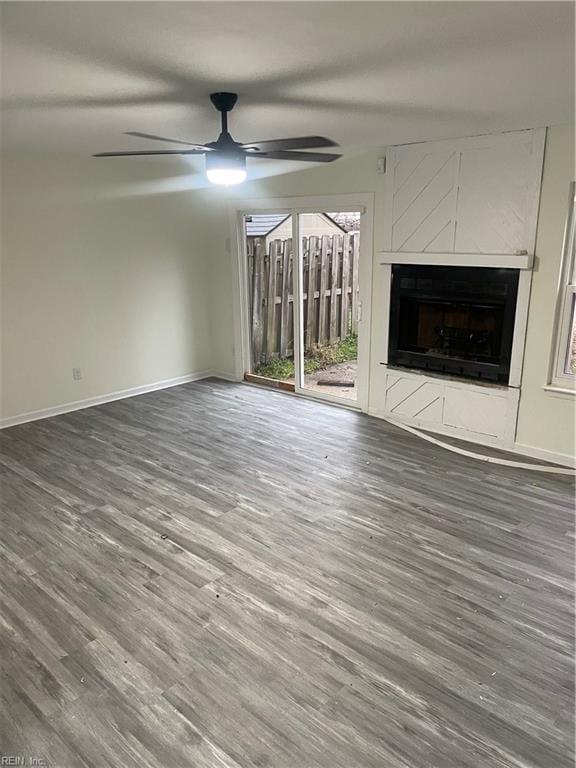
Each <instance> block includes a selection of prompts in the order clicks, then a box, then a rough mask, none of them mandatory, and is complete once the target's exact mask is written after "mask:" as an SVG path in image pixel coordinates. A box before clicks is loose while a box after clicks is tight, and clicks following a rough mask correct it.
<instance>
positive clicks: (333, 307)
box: [330, 235, 342, 344]
mask: <svg viewBox="0 0 576 768" xmlns="http://www.w3.org/2000/svg"><path fill="white" fill-rule="evenodd" d="M331 240H332V269H331V270H330V344H333V343H334V342H335V341H336V339H337V337H338V332H339V331H340V323H339V322H338V283H339V276H340V253H339V249H340V243H341V242H342V238H341V237H340V235H332V237H331Z"/></svg>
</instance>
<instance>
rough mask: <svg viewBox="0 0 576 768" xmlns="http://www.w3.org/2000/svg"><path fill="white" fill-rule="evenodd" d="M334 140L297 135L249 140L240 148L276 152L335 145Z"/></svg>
mask: <svg viewBox="0 0 576 768" xmlns="http://www.w3.org/2000/svg"><path fill="white" fill-rule="evenodd" d="M337 146H338V144H336V142H335V141H332V139H327V138H326V137H325V136H298V137H296V138H294V139H269V140H268V141H249V142H246V143H245V144H242V149H250V148H254V149H259V150H261V151H262V152H276V151H280V150H283V149H316V148H318V147H337Z"/></svg>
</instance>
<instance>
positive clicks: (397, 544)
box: [0, 380, 574, 768]
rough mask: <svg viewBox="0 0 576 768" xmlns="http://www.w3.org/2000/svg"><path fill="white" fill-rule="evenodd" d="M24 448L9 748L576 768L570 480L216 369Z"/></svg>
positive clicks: (97, 757)
mask: <svg viewBox="0 0 576 768" xmlns="http://www.w3.org/2000/svg"><path fill="white" fill-rule="evenodd" d="M0 445H1V451H0V473H1V481H2V488H1V494H2V529H1V543H0V585H1V587H2V589H1V604H0V644H1V649H2V654H1V661H0V754H1V755H3V756H4V757H6V756H11V755H14V756H24V757H25V758H26V759H27V760H28V762H27V763H26V764H27V765H28V764H30V762H29V760H30V758H31V757H42V758H44V761H45V765H47V766H57V767H58V768H64V767H66V768H68V767H72V766H73V767H74V768H76V766H78V767H80V766H95V767H97V768H100V767H101V768H116V767H118V768H119V767H122V768H132V767H136V766H137V767H138V768H148V767H150V768H173V767H174V768H175V767H176V766H177V767H178V768H188V767H189V768H248V767H252V766H258V767H259V768H266V767H269V768H320V767H322V768H536V767H537V768H568V767H570V768H572V766H573V716H574V691H573V663H572V656H573V649H574V631H573V630H574V615H573V608H574V605H573V563H574V519H573V485H572V482H571V480H570V478H566V477H553V476H546V475H543V474H535V473H530V472H526V471H521V470H511V469H509V468H503V467H496V466H490V465H486V464H483V463H480V462H477V461H474V460H472V459H467V458H465V457H460V456H457V455H455V454H453V453H448V452H446V451H443V450H441V449H439V448H437V447H435V446H432V445H430V444H428V443H425V442H423V441H420V440H418V439H417V438H415V437H413V436H411V435H407V434H405V433H403V432H400V431H399V430H397V429H395V428H393V427H390V426H388V425H387V424H385V423H384V422H382V421H378V420H375V419H371V418H368V417H366V416H362V415H360V414H357V413H353V412H349V411H346V410H343V409H338V408H334V407H330V406H327V405H321V404H317V403H313V402H309V401H305V400H301V399H298V398H294V397H290V396H287V395H283V394H281V393H275V392H269V391H265V390H259V389H257V388H254V387H249V386H246V385H241V384H238V385H237V384H230V383H225V382H221V381H216V380H207V381H203V382H198V383H194V384H189V385H185V386H181V387H177V388H174V389H171V390H165V391H162V392H156V393H152V394H147V395H143V396H141V397H137V398H133V399H130V400H123V401H120V402H116V403H111V404H108V405H103V406H99V407H97V408H91V409H89V410H84V411H78V412H76V413H71V414H68V415H65V416H59V417H57V418H53V419H49V420H45V421H40V422H36V423H31V424H27V425H22V426H18V427H13V428H11V429H9V430H5V431H4V432H2V433H1V435H0Z"/></svg>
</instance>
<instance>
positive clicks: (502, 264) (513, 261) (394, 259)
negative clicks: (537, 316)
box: [378, 251, 534, 269]
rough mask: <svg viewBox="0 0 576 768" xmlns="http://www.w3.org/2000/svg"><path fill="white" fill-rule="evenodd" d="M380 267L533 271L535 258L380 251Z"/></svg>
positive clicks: (483, 254) (518, 254)
mask: <svg viewBox="0 0 576 768" xmlns="http://www.w3.org/2000/svg"><path fill="white" fill-rule="evenodd" d="M378 257H379V260H380V265H381V266H384V265H386V264H425V265H430V266H434V265H441V266H443V267H447V266H448V267H494V268H500V269H532V266H533V262H534V256H533V255H532V254H529V253H427V252H423V253H422V252H421V253H406V252H405V251H379V252H378Z"/></svg>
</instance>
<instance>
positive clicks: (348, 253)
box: [247, 232, 360, 365]
mask: <svg viewBox="0 0 576 768" xmlns="http://www.w3.org/2000/svg"><path fill="white" fill-rule="evenodd" d="M359 245H360V235H359V233H358V232H352V233H350V234H344V235H333V236H329V235H324V236H323V237H303V238H302V254H303V292H304V303H303V308H302V323H303V326H304V343H305V346H304V349H305V350H306V351H308V350H310V349H311V348H312V347H314V346H317V345H322V344H332V343H334V342H335V341H338V339H343V338H344V337H346V336H348V335H349V334H351V333H356V332H357V323H358V320H357V304H358V253H359ZM247 250H248V284H249V302H250V320H251V334H252V355H253V357H252V359H253V361H254V364H255V365H258V364H259V363H265V362H267V361H268V360H271V359H273V358H277V357H288V356H290V355H291V354H293V347H294V289H293V286H294V260H293V252H292V238H289V239H288V240H273V241H271V242H270V244H269V251H268V253H266V240H265V238H263V237H253V238H248V241H247Z"/></svg>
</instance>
